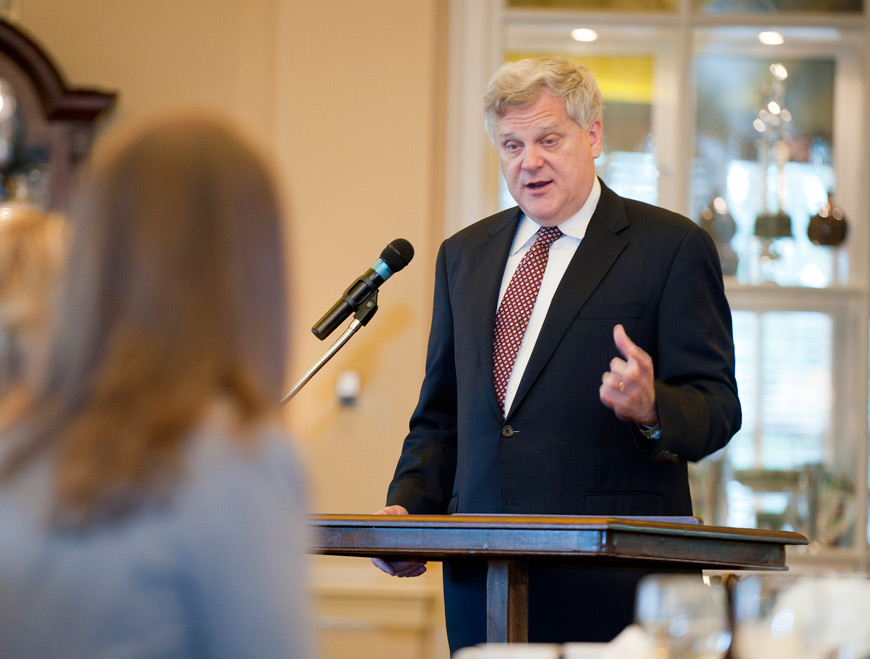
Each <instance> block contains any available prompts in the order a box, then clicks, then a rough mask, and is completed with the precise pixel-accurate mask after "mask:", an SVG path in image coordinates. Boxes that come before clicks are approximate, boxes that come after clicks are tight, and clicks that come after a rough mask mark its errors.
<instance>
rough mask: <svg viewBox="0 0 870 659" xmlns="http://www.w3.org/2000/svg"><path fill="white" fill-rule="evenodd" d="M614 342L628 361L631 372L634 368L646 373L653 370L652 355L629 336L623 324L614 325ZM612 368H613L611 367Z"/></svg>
mask: <svg viewBox="0 0 870 659" xmlns="http://www.w3.org/2000/svg"><path fill="white" fill-rule="evenodd" d="M613 343H614V344H616V349H617V350H619V352H620V353H621V354H622V356H623V357H625V359H626V361H627V362H628V364H627V367H628V371H629V374H630V373H631V371H633V370H637V371H638V372H640V373H644V374H646V373H650V372H652V357H650V356H649V355H648V354H647V352H646V351H645V350H644V349H643V348H641V347H640V346H639V345H637V344H636V343H635V342H634V341H632V340H631V339H630V338H629V336H628V334H627V333H626V331H625V328H624V327H623V326H622V325H614V326H613ZM611 370H613V369H612V368H611Z"/></svg>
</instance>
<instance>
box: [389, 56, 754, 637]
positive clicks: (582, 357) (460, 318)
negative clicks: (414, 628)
mask: <svg viewBox="0 0 870 659" xmlns="http://www.w3.org/2000/svg"><path fill="white" fill-rule="evenodd" d="M485 108H486V124H487V128H488V130H489V132H490V134H491V135H492V138H493V142H494V144H495V147H496V149H497V151H498V155H499V161H500V165H501V169H502V173H503V174H504V177H505V180H506V181H507V184H508V188H509V190H510V192H511V195H512V196H513V197H514V199H515V200H516V201H517V204H518V207H517V208H513V209H510V210H507V211H503V212H501V213H497V214H496V215H493V216H491V217H488V218H486V219H484V220H481V221H479V222H477V223H476V224H473V225H471V226H470V227H468V228H466V229H464V230H462V231H460V232H458V233H457V234H456V235H454V236H452V237H451V238H449V239H448V240H446V241H445V242H444V243H443V245H442V246H441V250H440V252H439V255H438V260H437V270H436V282H435V301H434V309H433V319H432V327H431V332H430V336H429V348H428V357H427V362H426V374H425V379H424V381H423V386H422V390H421V394H420V399H419V403H418V405H417V408H416V410H415V411H414V414H413V416H412V418H411V423H410V432H409V434H408V436H407V437H406V438H405V442H404V446H403V448H402V454H401V457H400V458H399V462H398V465H397V467H396V472H395V476H394V478H393V481H392V483H391V484H390V488H389V492H388V496H387V504H388V506H387V507H386V508H384V509H383V510H382V511H380V512H382V513H384V514H407V513H409V512H410V513H413V514H444V513H454V512H457V513H514V514H559V515H691V514H692V504H691V499H690V495H689V483H688V475H687V465H686V462H687V461H694V460H699V459H701V458H703V457H704V456H706V455H709V454H710V453H712V452H714V451H716V450H717V449H720V448H721V447H723V446H724V445H725V444H726V443H727V442H728V440H729V439H730V438H731V436H732V435H733V434H734V433H735V432H736V431H737V430H738V429H739V427H740V404H739V401H738V398H737V386H736V382H735V378H734V347H733V341H732V335H731V315H730V310H729V308H728V303H727V301H726V299H725V293H724V287H723V283H722V274H721V269H720V266H719V261H718V257H717V253H716V248H715V246H714V244H713V241H712V240H711V239H710V237H709V236H708V235H707V234H706V233H705V232H704V231H703V230H702V229H700V228H699V227H698V226H697V225H695V224H694V223H693V222H691V221H690V220H688V219H686V218H684V217H682V216H679V215H677V214H675V213H672V212H669V211H666V210H663V209H660V208H657V207H654V206H650V205H647V204H643V203H640V202H636V201H631V200H628V199H623V198H622V197H620V196H618V195H617V194H615V193H614V192H612V191H611V190H610V189H608V188H607V187H606V186H605V185H604V184H603V183H601V182H600V181H599V180H598V179H597V177H596V175H595V169H594V162H593V161H594V159H595V158H597V157H598V155H600V153H601V146H602V130H603V129H602V121H601V117H602V109H601V98H600V94H599V92H598V88H597V86H596V85H595V82H594V80H593V79H592V77H591V76H590V74H589V72H588V71H587V70H586V69H585V68H583V67H581V66H577V65H575V64H573V63H571V62H569V61H567V60H564V59H561V58H538V59H533V60H523V61H521V62H516V63H512V64H506V65H504V66H503V67H502V68H501V69H500V70H499V71H498V72H497V73H496V74H495V76H494V77H493V79H492V80H491V81H490V85H489V89H488V90H487V94H486V99H485ZM548 227H558V229H559V230H558V231H556V232H553V231H552V230H549V229H547V228H548ZM539 229H541V231H538V230H539ZM543 234H553V235H551V236H550V237H549V239H548V244H549V241H552V242H551V244H550V246H549V247H547V246H546V245H545V246H542V247H539V246H537V245H536V243H537V241H538V240H539V235H540V236H542V235H543ZM533 254H534V256H533ZM532 261H534V263H531V262H532ZM530 263H531V265H530ZM536 269H537V271H539V272H538V275H537V276H539V277H540V279H539V280H538V279H536V275H534V274H533V273H534V272H535V271H536ZM540 271H543V275H540ZM530 273H532V274H530ZM515 275H516V276H515ZM515 280H517V281H520V280H521V283H515ZM529 281H531V282H532V284H531V290H529V287H528V286H527V284H528V282H529ZM517 299H519V300H520V301H521V302H523V304H519V305H517V304H516V300H517ZM523 306H525V307H529V308H530V309H531V311H530V313H528V309H526V314H525V317H522V318H520V319H519V320H517V317H521V316H522V315H523V312H522V307H523ZM517 309H519V311H517ZM506 317H507V319H506ZM516 323H520V326H519V329H517V327H516ZM506 326H508V328H509V329H508V330H507V335H505V334H504V331H505V327H506ZM511 333H512V334H513V335H514V336H513V338H515V339H516V341H515V343H518V344H519V345H518V346H517V345H513V346H512V347H510V350H509V351H508V356H507V357H505V354H504V352H503V348H504V346H505V345H506V344H510V343H511ZM505 336H507V337H508V338H505ZM506 362H507V367H505V366H504V364H505V363H506ZM374 562H375V564H376V565H378V566H379V567H380V568H381V569H383V570H385V571H387V572H389V573H390V574H394V575H397V576H416V575H418V574H421V573H422V572H423V571H424V570H425V566H424V565H423V564H422V563H419V562H414V561H394V562H387V561H384V560H382V559H374ZM640 576H642V575H641V574H639V573H636V572H632V571H629V570H621V571H616V570H574V569H571V570H568V569H559V568H555V567H553V568H550V567H533V569H532V571H531V572H530V576H529V640H530V641H532V642H535V641H537V642H542V641H548V642H565V641H570V640H582V641H607V640H610V639H611V638H613V637H614V636H615V635H616V634H618V633H619V631H621V630H622V629H623V628H624V627H625V626H626V625H627V624H629V623H630V622H631V621H632V613H633V602H634V590H635V586H636V583H637V580H638V579H639V578H640ZM444 587H445V604H446V614H447V628H448V637H449V640H450V646H451V650H452V651H455V650H456V649H458V648H460V647H463V646H466V645H471V644H474V643H479V642H483V641H484V640H485V567H484V566H483V565H480V564H476V563H473V562H471V563H468V562H456V563H446V564H445V566H444Z"/></svg>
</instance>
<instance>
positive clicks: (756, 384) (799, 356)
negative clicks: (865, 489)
mask: <svg viewBox="0 0 870 659" xmlns="http://www.w3.org/2000/svg"><path fill="white" fill-rule="evenodd" d="M733 320H734V344H735V352H736V357H737V384H738V389H739V392H740V401H741V404H742V407H743V426H742V428H741V429H740V431H739V432H738V433H737V434H736V435H735V436H734V438H733V439H732V440H731V442H730V443H729V444H728V446H727V447H726V448H725V449H723V450H722V451H720V452H719V453H718V454H717V455H715V456H712V457H711V458H709V459H707V460H705V461H702V462H701V463H700V464H698V465H693V466H692V493H693V498H694V499H695V501H696V505H697V509H696V512H697V514H699V515H701V516H702V517H704V518H705V521H708V522H711V523H716V524H726V525H728V526H738V527H750V528H751V527H760V528H770V529H788V530H795V531H798V532H800V533H804V534H806V535H807V536H808V537H810V538H811V539H814V540H816V541H817V542H820V543H825V544H829V545H844V544H849V543H850V542H851V535H850V534H851V533H852V532H853V529H854V522H855V513H856V511H855V509H854V502H853V500H854V486H853V483H854V482H855V481H854V477H855V474H854V467H853V472H850V473H843V472H842V470H838V468H837V467H835V466H834V462H833V459H832V456H833V455H834V453H835V451H836V447H835V446H832V443H833V442H834V441H835V438H834V437H833V418H832V405H833V395H834V393H833V382H832V377H831V373H832V368H833V342H834V322H833V318H832V317H831V316H830V315H829V314H826V313H820V312H764V313H755V312H749V311H735V312H734V313H733ZM711 487H712V488H715V489H713V490H711Z"/></svg>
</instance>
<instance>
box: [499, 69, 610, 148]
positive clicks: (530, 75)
mask: <svg viewBox="0 0 870 659" xmlns="http://www.w3.org/2000/svg"><path fill="white" fill-rule="evenodd" d="M543 92H549V93H550V94H552V95H553V96H555V97H556V98H558V99H561V100H563V101H565V106H566V108H567V111H568V116H569V117H571V119H573V120H574V121H575V122H576V123H577V124H578V125H579V126H580V128H582V129H583V130H586V129H587V128H589V126H590V125H591V124H592V122H593V121H595V120H601V117H602V114H603V106H602V103H601V92H600V91H599V90H598V85H597V84H596V83H595V78H593V77H592V74H591V73H589V70H588V69H587V68H586V67H585V66H582V65H580V64H575V63H574V62H572V61H570V60H568V59H566V58H564V57H536V58H534V59H523V60H519V61H518V62H507V63H506V64H503V65H502V66H501V68H499V70H498V71H496V72H495V75H493V76H492V78H491V79H490V81H489V85H488V86H487V89H486V94H485V95H484V97H483V101H484V103H483V109H484V125H485V126H486V130H487V132H488V133H489V134H490V136H491V137H492V138H493V140H495V122H496V120H497V119H500V118H501V117H503V116H504V113H505V111H506V110H507V109H508V108H525V107H528V106H530V105H532V104H533V103H534V102H535V101H537V100H538V98H539V97H540V96H541V94H542V93H543Z"/></svg>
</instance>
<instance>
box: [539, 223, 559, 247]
mask: <svg viewBox="0 0 870 659" xmlns="http://www.w3.org/2000/svg"><path fill="white" fill-rule="evenodd" d="M561 235H562V232H561V231H560V230H559V227H541V228H540V229H538V237H537V239H536V240H535V242H538V243H541V244H542V245H544V246H545V247H549V246H550V245H552V244H553V243H554V242H556V241H557V240H558V239H559V237H560V236H561Z"/></svg>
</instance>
